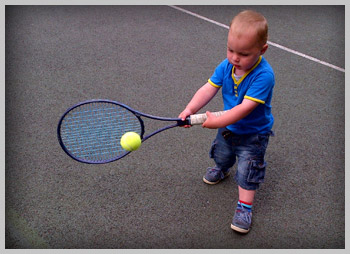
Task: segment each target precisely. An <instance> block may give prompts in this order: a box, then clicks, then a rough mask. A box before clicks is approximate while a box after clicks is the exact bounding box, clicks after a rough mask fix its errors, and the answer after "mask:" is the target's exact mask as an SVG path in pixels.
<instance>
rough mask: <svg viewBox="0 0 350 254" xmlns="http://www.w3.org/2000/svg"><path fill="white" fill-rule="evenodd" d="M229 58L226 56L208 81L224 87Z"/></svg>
mask: <svg viewBox="0 0 350 254" xmlns="http://www.w3.org/2000/svg"><path fill="white" fill-rule="evenodd" d="M228 64H229V62H228V59H227V58H226V59H225V60H224V61H222V62H221V63H220V64H219V65H218V66H217V67H216V69H215V71H214V73H213V75H212V76H211V77H210V78H209V79H208V82H209V83H210V84H211V85H212V86H214V87H217V88H219V87H222V85H223V81H224V77H225V72H226V70H227V68H228Z"/></svg>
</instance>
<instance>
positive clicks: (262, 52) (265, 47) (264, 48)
mask: <svg viewBox="0 0 350 254" xmlns="http://www.w3.org/2000/svg"><path fill="white" fill-rule="evenodd" d="M268 47H269V45H268V44H267V43H266V44H265V45H264V46H263V47H262V49H261V51H260V53H261V55H263V54H265V52H266V50H267V48H268Z"/></svg>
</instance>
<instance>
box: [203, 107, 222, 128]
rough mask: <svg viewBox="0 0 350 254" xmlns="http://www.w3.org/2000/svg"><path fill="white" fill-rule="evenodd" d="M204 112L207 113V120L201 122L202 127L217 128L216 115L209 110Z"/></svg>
mask: <svg viewBox="0 0 350 254" xmlns="http://www.w3.org/2000/svg"><path fill="white" fill-rule="evenodd" d="M205 113H206V115H207V120H206V121H205V122H204V123H203V124H202V127H203V128H208V129H217V128H218V122H217V117H216V116H215V115H214V114H212V113H211V112H209V111H207V112H205Z"/></svg>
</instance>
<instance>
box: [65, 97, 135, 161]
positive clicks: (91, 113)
mask: <svg viewBox="0 0 350 254" xmlns="http://www.w3.org/2000/svg"><path fill="white" fill-rule="evenodd" d="M128 131H134V132H136V133H138V134H141V124H140V120H139V119H138V118H137V117H136V116H135V115H134V114H133V113H132V112H131V111H129V110H128V109H126V108H124V107H121V106H118V105H115V104H111V103H103V102H94V103H88V104H84V105H81V106H79V107H77V108H75V109H73V110H72V111H70V112H69V113H68V114H67V115H66V117H65V119H64V120H63V122H62V126H61V137H62V141H63V143H64V145H65V146H66V148H67V150H68V151H69V152H70V153H71V154H73V155H74V156H75V157H76V158H79V159H82V160H84V161H90V162H105V161H108V160H111V159H115V158H117V157H119V156H121V155H122V154H124V153H126V151H125V150H124V149H123V148H122V147H121V145H120V139H121V137H122V135H123V134H124V133H125V132H128Z"/></svg>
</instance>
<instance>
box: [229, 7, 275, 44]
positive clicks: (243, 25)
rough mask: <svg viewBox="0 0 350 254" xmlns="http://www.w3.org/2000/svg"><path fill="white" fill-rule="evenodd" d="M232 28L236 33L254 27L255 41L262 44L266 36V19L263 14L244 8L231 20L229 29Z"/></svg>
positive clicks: (264, 42)
mask: <svg viewBox="0 0 350 254" xmlns="http://www.w3.org/2000/svg"><path fill="white" fill-rule="evenodd" d="M231 29H233V30H234V31H235V32H237V33H240V34H242V33H244V32H246V31H247V30H250V29H255V31H256V35H257V43H258V44H259V46H261V47H262V46H263V45H265V44H266V42H267V38H268V25H267V20H266V19H265V17H264V16H263V15H261V14H260V13H258V12H255V11H252V10H245V11H242V12H240V13H238V14H237V15H236V16H235V17H234V18H233V19H232V21H231V24H230V30H231Z"/></svg>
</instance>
